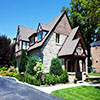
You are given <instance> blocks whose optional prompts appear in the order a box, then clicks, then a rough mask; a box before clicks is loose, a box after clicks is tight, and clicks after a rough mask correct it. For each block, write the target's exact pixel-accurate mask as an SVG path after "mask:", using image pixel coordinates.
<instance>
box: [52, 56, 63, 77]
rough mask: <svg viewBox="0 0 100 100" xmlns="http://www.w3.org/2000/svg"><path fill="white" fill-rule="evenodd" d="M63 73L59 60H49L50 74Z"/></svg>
mask: <svg viewBox="0 0 100 100" xmlns="http://www.w3.org/2000/svg"><path fill="white" fill-rule="evenodd" d="M62 73H63V69H62V65H61V61H60V59H59V58H58V57H57V58H53V59H52V60H51V66H50V74H54V75H61V74H62Z"/></svg>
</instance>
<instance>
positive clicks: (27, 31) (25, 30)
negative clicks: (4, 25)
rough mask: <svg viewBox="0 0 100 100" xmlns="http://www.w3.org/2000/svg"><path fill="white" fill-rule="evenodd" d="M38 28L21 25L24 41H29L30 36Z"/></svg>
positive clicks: (20, 30)
mask: <svg viewBox="0 0 100 100" xmlns="http://www.w3.org/2000/svg"><path fill="white" fill-rule="evenodd" d="M35 32H36V30H34V29H32V28H28V27H24V26H19V33H20V35H21V39H22V40H24V41H29V39H28V37H29V36H30V35H32V34H33V33H35Z"/></svg>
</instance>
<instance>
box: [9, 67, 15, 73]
mask: <svg viewBox="0 0 100 100" xmlns="http://www.w3.org/2000/svg"><path fill="white" fill-rule="evenodd" d="M9 72H17V70H16V68H14V67H12V68H9Z"/></svg>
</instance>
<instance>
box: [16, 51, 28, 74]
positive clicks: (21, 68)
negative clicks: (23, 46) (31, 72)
mask: <svg viewBox="0 0 100 100" xmlns="http://www.w3.org/2000/svg"><path fill="white" fill-rule="evenodd" d="M27 60H28V57H27V55H26V51H25V50H22V53H21V56H20V59H19V65H18V68H19V72H20V73H21V72H25V66H26V64H27Z"/></svg>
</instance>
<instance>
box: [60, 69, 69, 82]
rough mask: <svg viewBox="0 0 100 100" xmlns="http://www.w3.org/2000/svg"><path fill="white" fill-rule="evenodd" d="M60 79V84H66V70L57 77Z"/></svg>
mask: <svg viewBox="0 0 100 100" xmlns="http://www.w3.org/2000/svg"><path fill="white" fill-rule="evenodd" d="M59 78H60V83H66V82H68V73H67V71H66V70H63V74H62V75H61V76H59Z"/></svg>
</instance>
